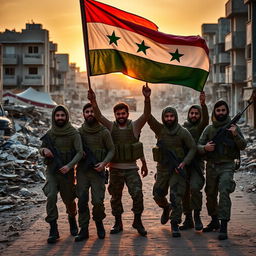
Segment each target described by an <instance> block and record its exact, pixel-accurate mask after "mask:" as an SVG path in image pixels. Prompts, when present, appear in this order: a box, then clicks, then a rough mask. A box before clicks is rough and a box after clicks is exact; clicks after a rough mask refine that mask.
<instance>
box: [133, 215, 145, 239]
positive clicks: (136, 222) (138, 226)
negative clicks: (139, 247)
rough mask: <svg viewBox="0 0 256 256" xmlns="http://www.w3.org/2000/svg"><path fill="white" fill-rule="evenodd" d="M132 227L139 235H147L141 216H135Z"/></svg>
mask: <svg viewBox="0 0 256 256" xmlns="http://www.w3.org/2000/svg"><path fill="white" fill-rule="evenodd" d="M132 227H133V228H135V229H137V231H138V233H139V234H140V235H142V236H146V235H147V231H146V230H145V228H144V226H143V225H142V221H141V214H135V215H134V220H133V224H132Z"/></svg>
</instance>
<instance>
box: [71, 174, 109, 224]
mask: <svg viewBox="0 0 256 256" xmlns="http://www.w3.org/2000/svg"><path fill="white" fill-rule="evenodd" d="M90 189H91V203H92V205H93V207H92V216H93V217H92V218H93V220H94V221H101V220H103V219H104V218H105V217H106V214H105V207H104V198H105V190H106V189H105V178H104V177H102V176H100V175H99V173H97V172H96V171H95V170H91V169H89V170H78V171H77V185H76V191H77V197H78V213H79V216H78V222H79V226H80V227H88V225H89V221H90V210H89V206H88V202H89V190H90Z"/></svg>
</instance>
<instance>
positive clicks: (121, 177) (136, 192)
mask: <svg viewBox="0 0 256 256" xmlns="http://www.w3.org/2000/svg"><path fill="white" fill-rule="evenodd" d="M124 184H126V186H127V188H128V192H129V194H130V196H131V198H132V201H133V205H132V211H133V212H134V214H141V213H142V212H143V210H144V207H143V193H142V182H141V178H140V175H139V174H138V168H136V169H115V168H110V179H109V186H108V191H109V194H110V195H111V200H110V203H111V208H112V214H113V215H114V216H118V215H121V214H122V213H123V212H124V209H123V204H122V193H123V188H124Z"/></svg>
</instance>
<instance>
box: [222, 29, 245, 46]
mask: <svg viewBox="0 0 256 256" xmlns="http://www.w3.org/2000/svg"><path fill="white" fill-rule="evenodd" d="M244 48H245V31H235V32H231V33H229V34H227V35H226V37H225V51H230V50H234V49H244Z"/></svg>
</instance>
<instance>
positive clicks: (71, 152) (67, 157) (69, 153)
mask: <svg viewBox="0 0 256 256" xmlns="http://www.w3.org/2000/svg"><path fill="white" fill-rule="evenodd" d="M49 136H50V138H51V140H52V143H53V145H54V146H55V147H56V149H57V150H58V151H59V152H60V155H61V161H62V163H63V164H64V165H65V164H67V163H69V162H70V161H72V159H73V158H74V156H75V155H76V150H75V148H74V136H73V135H72V136H56V135H53V134H51V133H50V134H49Z"/></svg>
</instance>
